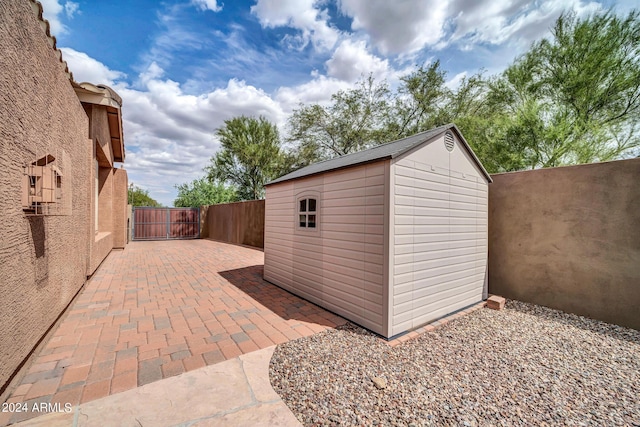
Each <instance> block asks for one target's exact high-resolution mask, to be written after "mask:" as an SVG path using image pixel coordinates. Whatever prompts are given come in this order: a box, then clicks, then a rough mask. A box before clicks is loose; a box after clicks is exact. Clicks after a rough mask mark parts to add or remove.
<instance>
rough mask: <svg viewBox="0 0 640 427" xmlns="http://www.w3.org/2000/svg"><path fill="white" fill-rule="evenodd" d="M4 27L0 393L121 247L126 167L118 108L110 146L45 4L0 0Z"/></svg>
mask: <svg viewBox="0 0 640 427" xmlns="http://www.w3.org/2000/svg"><path fill="white" fill-rule="evenodd" d="M0 22H2V24H1V25H0V51H1V52H2V55H0V70H2V73H0V295H2V299H1V301H2V304H0V324H2V328H0V395H2V394H3V392H4V391H5V390H6V389H7V386H8V385H9V383H10V380H11V378H12V377H13V376H14V375H15V374H16V372H18V371H19V368H20V366H21V364H23V362H24V361H25V360H26V358H27V357H28V356H29V354H30V352H31V351H32V350H33V349H34V347H35V346H36V345H37V344H38V342H39V340H40V339H41V338H42V337H43V336H44V335H45V334H46V332H47V330H48V329H49V328H50V327H51V325H52V324H53V323H54V322H55V321H56V319H57V318H58V316H60V314H61V313H62V312H63V311H64V309H65V308H66V307H67V305H68V304H69V303H70V302H71V300H72V299H73V297H74V295H75V294H76V293H77V292H78V291H79V290H80V288H81V287H82V285H83V284H84V283H85V281H86V280H87V276H89V275H91V274H92V273H93V272H94V271H95V268H96V267H97V266H98V265H99V263H100V262H101V261H102V260H103V259H104V257H106V256H107V254H108V253H109V251H110V250H111V249H112V248H113V247H124V244H125V243H126V231H125V230H126V188H127V178H126V171H124V170H121V169H117V170H114V169H113V161H123V160H124V147H123V145H122V126H121V122H119V121H118V120H121V119H120V106H119V105H115V106H112V110H113V109H117V115H116V118H117V119H118V120H116V122H117V129H113V131H115V133H119V135H120V141H119V144H120V145H119V146H118V147H115V148H114V146H115V145H117V144H115V142H114V141H112V140H111V134H113V132H112V129H111V128H109V129H108V131H107V132H104V131H95V130H94V129H93V125H94V124H95V123H96V122H98V121H104V120H106V122H107V125H108V126H109V125H111V124H112V123H111V122H114V120H113V119H111V122H109V118H110V117H111V115H110V111H109V107H104V111H103V112H99V111H98V112H96V113H95V114H94V115H92V116H90V115H89V113H88V112H87V105H94V104H91V102H88V103H84V102H81V100H80V99H79V94H78V93H77V91H78V90H80V89H79V88H81V85H78V84H76V83H75V82H73V79H72V76H71V74H70V72H69V70H68V69H67V66H66V63H65V62H64V61H63V60H62V56H61V53H60V51H59V50H58V49H56V43H55V38H53V37H52V36H51V35H50V33H49V26H48V23H47V22H46V21H45V20H43V18H42V6H41V5H40V4H39V3H38V2H35V1H31V0H15V1H8V2H4V1H3V2H0ZM95 88H96V89H100V88H99V87H95ZM99 92H100V94H99V95H100V96H102V97H103V98H104V96H105V95H104V91H103V90H102V89H100V91H99ZM111 95H112V94H111V93H109V96H110V97H112V96H111ZM91 108H93V107H91ZM98 134H105V135H106V134H109V138H108V139H106V140H105V143H106V144H107V145H109V144H110V145H111V146H110V147H109V148H108V149H104V148H103V151H106V152H109V153H112V152H113V151H114V150H115V152H116V155H113V154H110V155H111V157H110V158H108V159H107V160H108V161H107V162H105V161H104V160H105V159H104V158H102V157H101V155H99V154H98V153H97V152H96V146H95V143H94V140H97V139H100V141H102V139H101V138H99V137H97V136H96V135H98ZM118 149H120V152H118ZM118 155H119V156H120V158H119V159H118ZM96 159H97V160H98V162H101V163H100V164H101V166H105V168H104V169H102V168H99V170H98V172H99V173H100V174H103V173H104V179H103V181H104V183H107V182H109V181H110V182H111V185H107V186H106V187H104V189H103V190H100V189H98V193H100V191H105V194H107V193H108V194H109V197H105V198H104V200H102V199H100V200H98V203H100V206H99V209H98V210H97V211H98V212H99V214H100V216H103V211H104V218H109V217H111V220H110V222H109V221H107V223H105V225H104V227H105V229H104V231H105V232H108V233H109V234H110V235H111V236H112V237H111V238H110V241H109V242H108V243H106V244H105V245H104V246H100V242H97V235H96V229H95V225H94V224H95V222H96V221H95V218H96V217H95V215H96V208H95V207H96V198H95V197H94V194H95V193H96V187H95V179H94V178H95V174H96V167H95V166H94V165H95V163H96ZM107 164H108V167H106V166H107ZM43 183H48V184H47V185H50V186H51V188H49V187H47V185H45V184H43ZM107 187H108V188H107ZM109 198H110V200H108V199H109ZM121 199H122V200H121ZM123 215H124V224H120V223H119V222H120V217H121V216H123ZM98 231H102V229H101V228H99V229H98ZM96 242H97V243H96Z"/></svg>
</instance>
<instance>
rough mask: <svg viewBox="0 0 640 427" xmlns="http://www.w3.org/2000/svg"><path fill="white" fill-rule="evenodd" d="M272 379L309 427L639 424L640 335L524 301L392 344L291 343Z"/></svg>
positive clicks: (274, 364) (325, 338)
mask: <svg viewBox="0 0 640 427" xmlns="http://www.w3.org/2000/svg"><path fill="white" fill-rule="evenodd" d="M269 375H270V379H271V384H272V385H273V387H274V389H275V390H276V392H278V394H279V395H280V396H281V397H282V399H283V400H284V402H285V403H286V404H287V406H288V407H289V408H290V409H291V410H292V411H293V413H294V414H296V416H297V417H298V419H299V420H300V421H301V422H302V423H303V424H304V425H365V426H370V425H416V426H420V425H435V426H449V425H451V426H458V425H459V426H480V425H482V426H484V425H504V426H513V425H526V426H543V425H576V426H580V425H593V426H618V425H621V426H622V425H624V426H640V332H639V331H635V330H633V329H627V328H623V327H620V326H615V325H610V324H607V323H603V322H599V321H595V320H591V319H587V318H584V317H580V316H576V315H571V314H566V313H563V312H560V311H557V310H552V309H549V308H545V307H540V306H536V305H532V304H525V303H522V302H518V301H508V302H507V306H506V308H505V309H504V310H502V311H494V310H489V309H482V310H477V311H475V312H473V313H470V314H468V315H466V316H463V317H461V318H459V319H456V320H454V321H451V322H449V323H447V324H445V325H443V326H441V327H439V328H436V330H435V331H434V332H429V333H426V334H423V335H422V336H420V337H418V338H416V339H414V340H410V341H408V342H406V343H404V344H401V345H399V346H397V347H395V348H391V347H389V346H388V345H386V344H385V343H383V342H381V341H380V340H379V339H378V338H377V337H376V336H375V335H373V334H371V333H370V332H368V331H366V330H364V329H362V328H360V327H358V326H355V325H352V324H348V325H345V326H344V327H341V328H339V329H336V330H329V331H326V332H322V333H319V334H316V335H313V336H311V337H307V338H302V339H299V340H295V341H290V342H288V343H285V344H281V345H279V346H278V347H277V348H276V350H275V353H274V355H273V358H272V359H271V364H270V369H269ZM374 381H375V382H378V383H379V384H378V385H376V384H375V383H374Z"/></svg>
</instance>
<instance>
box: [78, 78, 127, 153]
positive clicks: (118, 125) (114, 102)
mask: <svg viewBox="0 0 640 427" xmlns="http://www.w3.org/2000/svg"><path fill="white" fill-rule="evenodd" d="M72 85H73V89H74V90H75V91H76V95H77V96H78V99H79V100H80V102H82V103H85V104H92V105H100V106H103V107H106V109H107V119H108V121H109V133H110V136H111V148H112V149H113V160H114V161H116V162H124V159H125V149H124V138H123V132H122V98H120V96H119V95H118V94H117V93H116V91H114V90H113V89H111V88H110V87H109V86H106V85H94V84H92V83H87V82H84V83H76V82H72Z"/></svg>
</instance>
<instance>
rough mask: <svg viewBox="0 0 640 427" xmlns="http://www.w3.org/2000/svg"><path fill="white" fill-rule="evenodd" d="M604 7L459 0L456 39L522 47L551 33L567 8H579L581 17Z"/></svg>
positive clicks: (570, 0) (577, 1)
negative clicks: (556, 21)
mask: <svg viewBox="0 0 640 427" xmlns="http://www.w3.org/2000/svg"><path fill="white" fill-rule="evenodd" d="M600 8H601V5H600V4H598V3H595V2H586V3H583V2H582V1H581V0H562V1H556V0H546V1H542V2H536V3H532V2H530V1H528V0H516V1H512V2H507V3H504V2H494V1H488V0H485V1H482V2H476V1H473V0H455V1H454V2H453V3H452V4H451V14H452V15H453V16H455V20H454V22H455V31H454V33H453V35H452V37H451V40H452V41H456V40H463V42H464V43H466V44H467V47H468V48H470V47H472V46H473V45H474V44H476V43H490V44H494V45H500V44H503V43H510V44H515V45H520V47H522V48H526V47H528V46H529V44H530V43H531V42H533V41H534V40H537V39H539V38H540V37H542V36H545V35H547V34H548V32H549V29H550V28H551V27H552V26H553V24H554V22H555V20H556V19H557V18H558V16H560V14H561V13H562V12H563V11H565V10H575V11H576V13H578V15H579V16H582V15H584V14H587V13H590V12H594V11H596V10H598V9H600Z"/></svg>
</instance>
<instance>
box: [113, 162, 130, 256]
mask: <svg viewBox="0 0 640 427" xmlns="http://www.w3.org/2000/svg"><path fill="white" fill-rule="evenodd" d="M128 186H129V180H128V178H127V171H126V170H124V169H114V170H113V247H114V248H119V249H123V248H124V247H125V246H126V244H127V221H128V211H129V209H128V206H129V205H127V188H128Z"/></svg>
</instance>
